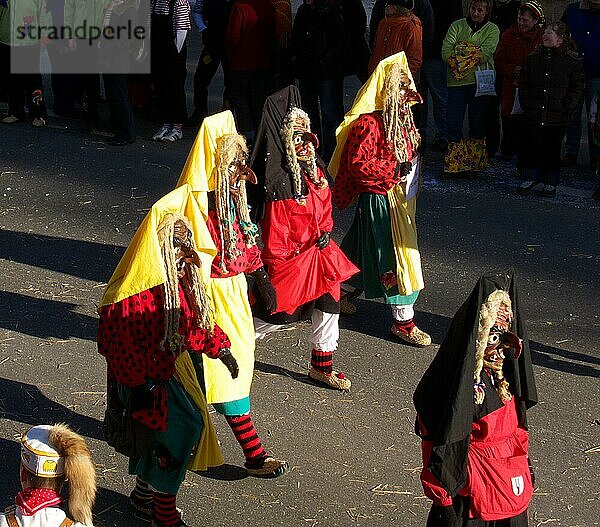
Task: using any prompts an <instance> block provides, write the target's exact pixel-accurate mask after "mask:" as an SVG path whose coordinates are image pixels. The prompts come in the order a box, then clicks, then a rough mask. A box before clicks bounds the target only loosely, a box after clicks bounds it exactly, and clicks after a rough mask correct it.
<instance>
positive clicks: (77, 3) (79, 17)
mask: <svg viewBox="0 0 600 527" xmlns="http://www.w3.org/2000/svg"><path fill="white" fill-rule="evenodd" d="M109 3H110V0H65V27H70V28H72V30H73V31H75V28H77V27H83V26H84V23H85V26H86V27H90V26H96V27H99V28H102V27H103V22H104V11H105V10H106V7H107V6H108V4H109Z"/></svg>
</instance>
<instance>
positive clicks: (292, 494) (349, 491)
mask: <svg viewBox="0 0 600 527" xmlns="http://www.w3.org/2000/svg"><path fill="white" fill-rule="evenodd" d="M350 95H351V94H350ZM154 126H155V125H154V124H153V123H149V122H144V121H141V127H140V134H141V135H143V137H148V136H149V135H150V133H151V132H152V130H153V127H154ZM77 128H78V125H77V123H75V122H72V121H64V122H63V121H56V120H55V121H52V122H51V126H50V127H48V128H45V129H33V128H32V127H31V126H30V125H28V124H23V123H19V124H15V125H11V126H10V127H8V126H3V127H1V128H0V141H1V145H2V146H1V147H0V228H1V231H0V456H1V457H2V459H3V462H2V468H3V476H2V478H0V496H2V497H3V499H4V502H6V503H8V502H9V501H10V497H11V496H12V495H13V494H14V493H15V492H16V490H17V485H18V479H17V466H18V438H19V435H20V434H21V433H22V432H23V431H24V430H26V428H27V427H28V426H30V425H33V424H39V423H44V422H54V421H57V420H64V421H67V422H69V423H71V424H72V425H73V426H74V427H75V428H76V429H77V430H79V431H80V432H81V433H82V434H84V435H85V436H86V437H87V438H89V441H90V445H91V449H92V452H93V455H94V458H95V461H96V463H97V464H98V476H99V497H98V503H97V506H96V508H95V522H96V523H95V524H96V525H97V526H99V527H103V526H113V525H127V526H128V525H136V524H137V523H136V521H135V520H134V519H133V518H132V516H131V512H130V510H129V508H128V505H127V500H126V497H127V496H128V494H129V492H130V490H131V488H132V479H131V477H129V476H127V475H126V462H125V459H124V458H123V457H122V456H120V455H118V454H115V453H114V452H112V451H111V449H110V448H109V447H107V446H106V445H105V444H104V443H103V441H102V436H101V419H102V416H103V412H104V402H105V393H104V392H105V367H104V362H103V359H102V358H101V357H100V356H99V355H98V354H97V352H96V346H95V342H94V339H95V333H96V328H97V315H96V306H97V303H98V301H99V299H100V297H101V294H102V290H103V286H104V284H105V283H106V281H107V280H108V279H109V277H110V275H111V274H112V271H113V269H114V267H115V266H116V264H117V262H118V260H119V258H120V255H121V254H122V252H123V250H124V248H125V247H126V246H127V244H128V243H129V240H130V238H131V236H132V235H133V233H134V232H135V229H136V228H137V226H138V224H139V222H140V221H141V219H142V218H143V216H144V214H145V212H146V211H147V210H148V208H149V207H150V206H151V204H152V203H153V202H154V201H155V200H156V199H158V198H159V197H161V196H162V195H163V194H165V193H166V192H168V191H169V190H171V189H172V188H173V186H174V185H175V182H176V180H177V178H178V175H179V172H180V170H181V167H182V166H183V163H184V161H185V157H186V155H187V151H188V149H189V147H190V145H191V142H192V140H193V134H192V133H190V131H188V133H187V134H186V138H185V139H184V140H183V141H182V142H180V143H177V144H169V145H166V144H156V143H152V142H151V141H149V140H147V139H144V138H141V139H140V140H139V141H138V142H137V143H136V144H134V145H131V146H127V147H123V148H121V149H114V148H112V149H111V148H110V147H107V146H105V145H104V144H103V143H102V137H100V136H97V135H94V136H84V135H82V134H81V133H80V132H79V131H78V129H77ZM440 172H441V157H440V155H439V154H433V153H432V154H429V155H428V157H427V165H426V169H425V181H424V186H423V191H422V194H421V196H420V201H419V212H418V225H419V235H420V244H421V253H422V259H423V266H424V273H425V280H426V289H425V290H424V291H423V293H422V295H421V297H420V299H419V301H418V304H417V306H416V307H417V310H418V312H417V322H418V324H419V325H420V326H421V327H422V328H423V329H425V330H427V331H429V332H430V333H431V334H432V335H433V340H434V345H433V346H431V347H430V348H428V349H425V350H416V349H413V348H410V347H407V346H404V345H401V344H399V343H397V342H395V341H394V340H393V337H391V335H390V334H389V326H390V323H391V319H390V315H389V313H388V312H387V310H386V309H385V308H384V306H383V305H381V304H379V303H377V302H371V301H364V300H362V301H359V308H360V311H359V314H358V315H356V316H354V317H348V318H344V319H343V320H342V327H343V330H342V332H341V339H340V347H339V350H338V352H337V354H336V358H335V360H336V367H337V368H338V369H340V370H341V371H344V372H346V373H347V375H348V376H349V377H350V378H351V379H352V381H353V386H352V390H351V392H350V393H348V394H344V393H338V392H334V391H330V390H328V389H325V388H319V387H316V386H314V385H313V384H312V383H310V382H309V381H308V380H307V378H306V377H305V372H306V364H307V362H308V360H309V355H308V346H309V345H308V340H307V336H308V335H307V334H308V327H307V326H305V325H300V326H299V327H297V328H296V329H294V330H290V331H286V332H283V333H282V334H278V335H276V336H273V337H270V338H269V339H268V340H267V341H263V342H260V343H259V344H258V346H257V351H256V360H257V363H256V374H255V379H254V384H253V391H252V398H253V412H254V417H255V422H256V424H257V428H258V431H259V433H260V435H261V436H262V438H263V441H264V443H265V444H266V446H267V448H268V450H269V451H270V452H271V453H273V454H274V455H276V456H279V457H283V458H285V459H287V460H289V463H290V471H289V473H288V474H286V475H285V476H283V477H281V478H278V479H276V480H266V481H265V480H257V479H253V478H248V477H246V476H245V473H244V471H243V469H241V467H242V466H243V457H242V453H241V450H240V449H239V447H238V446H237V444H236V443H235V441H234V438H233V436H232V434H231V433H230V431H229V429H228V427H227V425H226V423H225V421H224V420H223V418H221V417H220V416H218V415H216V414H213V417H214V421H215V424H216V428H217V431H218V433H219V438H220V440H221V442H222V447H223V452H224V455H225V458H226V462H227V465H226V466H225V467H223V468H222V469H220V470H216V471H213V472H211V473H209V474H189V476H188V478H187V479H186V482H185V484H184V486H183V488H182V490H181V494H180V500H179V505H180V507H182V508H183V509H184V511H185V517H184V518H185V520H186V522H188V523H189V524H190V525H192V526H195V527H198V526H209V525H210V526H233V525H265V524H266V525H286V526H303V525H307V526H313V525H319V526H351V525H362V526H387V525H399V526H420V525H424V521H425V517H426V514H427V510H428V508H429V500H428V499H427V498H425V496H424V495H423V492H422V489H421V486H420V482H419V478H418V475H419V470H420V465H421V462H420V447H419V442H418V440H417V437H416V436H415V435H414V433H413V431H412V425H413V421H414V416H415V413H414V409H413V406H412V402H411V400H412V393H413V390H414V388H415V386H416V384H417V382H418V380H419V379H420V376H421V374H422V372H423V371H424V370H425V369H426V367H427V365H428V364H429V362H430V360H431V359H432V357H433V356H434V354H435V352H436V350H437V346H438V345H439V343H440V342H441V340H442V339H443V336H444V334H445V331H446V329H447V327H448V324H449V321H450V319H451V318H452V316H453V314H454V312H455V311H456V309H457V308H458V307H459V305H460V304H461V302H462V301H463V300H464V299H465V298H466V296H467V295H468V293H469V292H470V290H471V288H472V287H473V285H474V283H475V281H476V279H477V277H478V276H479V275H481V274H483V273H485V272H487V271H490V270H497V269H506V268H508V267H512V268H514V269H515V271H516V274H517V276H518V278H519V281H520V289H521V295H522V298H523V301H524V304H525V305H524V307H525V310H526V315H527V321H528V328H529V333H530V337H531V339H532V349H533V357H534V363H535V373H536V380H537V384H538V391H539V395H540V404H538V405H537V406H536V407H535V408H533V409H532V410H531V411H530V426H531V447H530V452H531V457H532V458H533V460H534V464H535V467H536V472H537V483H536V492H535V494H534V498H533V501H532V504H531V509H530V517H531V522H530V524H531V525H532V526H541V525H549V526H561V527H563V526H564V527H575V526H578V527H583V526H586V527H588V526H594V525H599V518H600V495H599V477H598V474H599V473H600V470H599V469H600V461H599V460H600V452H599V446H600V402H599V386H600V383H599V382H598V379H599V377H600V353H599V351H598V342H599V337H600V309H599V307H600V306H599V304H600V280H599V277H598V274H599V271H600V236H599V225H600V205H599V204H598V202H594V201H592V200H591V199H590V198H589V196H590V195H591V192H592V190H593V189H594V188H595V183H594V182H593V181H592V179H591V174H589V173H587V172H585V171H583V170H580V171H578V172H577V173H575V172H574V171H571V172H570V173H567V174H566V175H565V178H564V179H565V183H566V184H565V185H564V186H562V187H561V188H560V189H559V194H558V196H557V197H556V198H555V199H545V198H542V197H538V196H530V197H526V198H523V197H519V196H517V195H516V194H515V192H514V187H515V185H516V184H517V180H516V179H515V176H514V173H513V170H512V168H511V166H510V164H508V163H502V162H499V161H497V162H496V163H495V165H494V167H493V168H492V169H490V170H489V171H488V172H486V173H485V174H482V175H481V176H479V177H477V178H474V179H469V180H450V181H448V180H443V179H441V178H440ZM351 215H352V211H349V212H348V213H345V214H343V215H340V214H338V215H337V217H336V220H337V228H336V232H335V237H336V238H337V239H338V240H339V239H340V237H341V234H342V233H343V231H344V230H345V229H346V228H347V227H348V225H349V222H350V220H351Z"/></svg>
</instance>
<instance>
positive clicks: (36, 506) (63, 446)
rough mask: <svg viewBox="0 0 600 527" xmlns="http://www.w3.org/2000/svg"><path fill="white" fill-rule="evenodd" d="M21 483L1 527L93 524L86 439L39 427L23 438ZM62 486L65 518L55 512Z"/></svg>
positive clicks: (91, 465) (62, 427) (57, 427)
mask: <svg viewBox="0 0 600 527" xmlns="http://www.w3.org/2000/svg"><path fill="white" fill-rule="evenodd" d="M20 479H21V486H22V487H23V490H22V491H21V492H19V493H18V494H17V497H16V499H15V505H12V506H10V507H7V508H6V509H5V510H4V513H3V514H2V513H0V527H83V526H85V525H87V526H91V525H92V506H93V504H94V500H95V498H96V468H95V466H94V463H93V461H92V458H91V455H90V451H89V450H88V447H87V445H86V443H85V440H84V439H83V437H81V436H80V435H78V434H76V433H75V432H73V431H72V430H71V429H70V428H69V427H68V426H66V425H64V424H57V425H54V426H51V425H38V426H34V427H33V428H30V429H29V430H28V431H27V433H25V434H24V435H23V437H22V439H21V468H20ZM64 483H67V486H68V488H69V493H68V496H69V497H68V500H67V502H66V504H65V505H66V508H67V509H68V513H69V514H68V515H67V514H66V513H65V511H64V510H63V509H62V508H60V505H61V504H62V503H63V498H62V497H61V494H60V491H61V487H62V486H63V484H64ZM71 518H72V519H71Z"/></svg>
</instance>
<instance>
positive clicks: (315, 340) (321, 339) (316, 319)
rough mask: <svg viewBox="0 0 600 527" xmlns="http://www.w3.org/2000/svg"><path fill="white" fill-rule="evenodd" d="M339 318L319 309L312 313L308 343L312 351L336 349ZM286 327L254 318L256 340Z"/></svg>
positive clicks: (338, 334)
mask: <svg viewBox="0 0 600 527" xmlns="http://www.w3.org/2000/svg"><path fill="white" fill-rule="evenodd" d="M339 322H340V316H339V315H336V314H333V313H325V312H323V311H321V310H319V309H313V312H312V334H311V336H310V343H311V345H312V347H313V348H314V349H317V350H319V351H334V350H336V349H337V345H338V340H339V338H340V323H339ZM285 327H286V326H284V325H280V324H270V323H269V322H265V321H264V320H261V319H260V318H256V317H254V331H255V332H256V338H257V339H259V340H261V339H264V338H265V337H266V336H267V335H268V334H270V333H273V332H275V331H279V330H281V329H283V328H285Z"/></svg>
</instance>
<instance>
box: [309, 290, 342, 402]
mask: <svg viewBox="0 0 600 527" xmlns="http://www.w3.org/2000/svg"><path fill="white" fill-rule="evenodd" d="M339 313H340V307H339V302H336V301H335V300H334V299H333V297H332V296H331V295H330V294H327V295H324V296H323V297H321V298H319V299H317V300H316V302H315V308H314V309H313V312H312V316H311V321H312V334H311V337H310V343H311V346H312V350H311V359H310V368H309V372H308V376H309V377H310V378H311V379H313V380H316V381H318V382H319V383H321V384H324V385H325V386H328V387H330V388H335V389H336V390H349V389H350V386H351V385H352V383H351V382H350V379H348V378H347V377H346V376H345V375H344V374H343V373H338V372H337V371H334V369H333V352H334V351H335V350H336V349H337V345H338V340H339V338H340V326H339V321H340V314H339Z"/></svg>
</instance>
